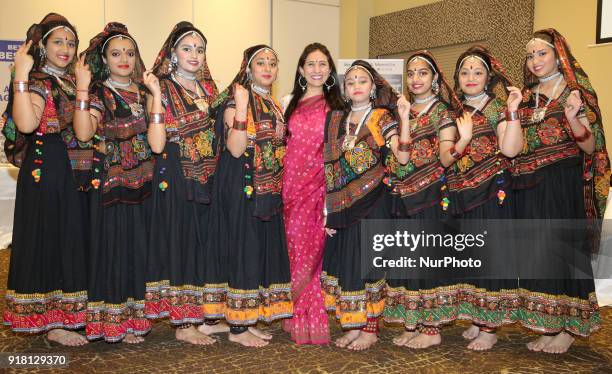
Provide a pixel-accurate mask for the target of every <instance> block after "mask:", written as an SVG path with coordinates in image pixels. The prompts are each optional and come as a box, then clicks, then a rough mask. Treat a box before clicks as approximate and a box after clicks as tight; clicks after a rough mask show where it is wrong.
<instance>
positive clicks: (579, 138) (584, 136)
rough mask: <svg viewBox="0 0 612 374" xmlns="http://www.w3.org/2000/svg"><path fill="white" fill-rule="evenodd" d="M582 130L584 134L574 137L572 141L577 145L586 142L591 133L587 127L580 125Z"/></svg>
mask: <svg viewBox="0 0 612 374" xmlns="http://www.w3.org/2000/svg"><path fill="white" fill-rule="evenodd" d="M582 128H583V129H584V134H582V135H580V136H578V135H574V140H575V141H576V142H577V143H582V142H584V141H586V140H588V139H589V138H590V137H591V132H590V131H589V129H587V127H586V126H585V125H582Z"/></svg>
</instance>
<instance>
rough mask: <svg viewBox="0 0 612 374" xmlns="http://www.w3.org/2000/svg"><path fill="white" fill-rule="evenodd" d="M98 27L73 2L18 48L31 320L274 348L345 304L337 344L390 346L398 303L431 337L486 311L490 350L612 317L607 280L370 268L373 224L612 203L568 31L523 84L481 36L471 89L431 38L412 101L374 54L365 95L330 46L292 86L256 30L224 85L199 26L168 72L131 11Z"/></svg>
mask: <svg viewBox="0 0 612 374" xmlns="http://www.w3.org/2000/svg"><path fill="white" fill-rule="evenodd" d="M78 45H79V39H78V36H77V31H76V29H75V28H74V26H72V24H70V23H69V22H68V20H67V19H66V18H64V17H62V16H60V15H58V14H54V13H51V14H49V15H47V16H46V17H45V18H44V19H43V20H42V21H41V22H40V23H38V24H35V25H33V26H32V27H31V28H30V29H29V30H28V33H27V40H26V42H25V43H24V44H23V45H22V46H21V48H20V49H19V50H18V51H17V53H16V54H15V61H14V71H13V78H12V83H11V92H10V98H9V105H8V106H7V111H6V113H5V115H4V117H3V121H4V127H3V133H4V135H5V136H6V142H5V152H6V154H7V157H8V159H9V161H10V162H11V163H13V164H15V165H16V166H19V167H20V172H19V177H18V184H17V200H16V206H15V223H14V232H13V244H12V253H11V259H10V269H9V279H8V286H7V293H6V301H7V308H6V309H5V312H4V322H5V324H6V325H8V326H9V327H10V328H11V329H12V330H13V331H15V332H29V333H47V336H48V339H49V340H53V341H56V342H59V343H61V344H64V345H73V346H75V345H82V344H85V343H87V341H89V340H97V339H103V340H105V341H107V342H118V341H124V342H126V343H139V342H142V341H143V340H144V338H143V336H144V335H146V334H147V333H149V332H150V330H151V326H152V322H153V321H155V320H157V319H161V318H168V319H169V321H170V324H171V325H172V326H173V327H175V328H176V332H175V334H176V338H177V339H179V340H183V341H186V342H189V343H192V344H199V345H207V344H212V343H214V342H215V341H216V340H215V338H214V335H215V334H218V333H223V332H228V333H229V340H230V341H233V342H236V343H239V344H242V345H245V346H254V347H260V346H264V345H266V344H268V342H269V340H270V339H272V336H271V335H270V334H268V333H266V332H265V331H264V330H262V329H258V328H257V327H256V326H257V324H258V323H259V322H265V323H271V322H273V321H277V320H281V319H282V320H283V321H282V324H283V329H284V330H285V331H287V332H288V333H290V334H291V338H292V340H294V341H295V342H296V343H297V344H328V343H329V342H330V333H329V326H328V312H330V311H332V312H334V313H335V316H336V319H337V321H338V322H339V324H340V325H341V326H342V328H343V329H344V330H345V333H344V334H343V335H342V336H341V337H340V338H338V339H337V340H336V341H335V344H336V346H338V347H343V348H348V349H353V350H363V349H367V348H368V347H370V346H371V345H372V344H374V343H375V342H376V341H377V339H378V333H379V321H380V319H384V320H385V321H386V322H389V323H401V324H403V325H404V327H405V331H404V332H403V333H402V334H401V335H400V336H398V337H396V338H395V339H394V340H393V342H394V343H395V344H396V345H398V346H407V347H411V348H426V347H429V346H432V345H435V344H439V343H440V342H441V335H440V329H441V328H442V326H443V325H446V324H449V323H451V322H453V321H454V320H456V319H467V320H470V321H471V322H472V323H473V325H472V327H470V328H469V329H468V330H467V331H465V333H464V334H463V335H464V337H465V338H466V339H469V340H471V342H470V343H469V345H468V348H470V349H474V350H485V349H490V348H491V347H493V345H494V344H495V342H496V341H497V337H496V329H498V328H501V327H502V326H504V325H507V324H512V323H520V324H522V325H523V326H525V327H526V328H527V329H530V330H532V331H535V332H537V333H540V334H541V337H540V338H539V339H537V340H536V341H534V342H532V343H530V344H529V345H528V348H529V349H531V350H534V351H545V352H550V353H562V352H565V351H566V350H567V349H568V348H569V346H570V345H571V343H572V342H573V340H574V337H575V336H588V335H590V334H591V333H593V332H594V331H596V330H597V329H598V328H599V326H600V316H599V314H598V305H597V300H596V298H595V295H594V284H593V281H592V280H566V279H559V280H539V281H536V280H521V282H520V284H519V282H518V280H482V279H474V280H461V281H458V280H444V279H435V280H425V279H419V280H400V278H401V277H389V279H365V278H367V277H365V278H364V277H363V276H362V274H361V268H360V259H361V254H360V248H361V242H360V241H361V228H360V222H361V221H362V220H365V219H376V218H387V219H408V220H415V219H416V220H419V219H425V220H433V221H439V222H441V224H442V222H444V221H446V220H448V219H457V218H470V219H515V218H585V219H598V218H601V217H603V211H604V209H605V199H606V197H607V191H608V186H609V180H610V165H609V160H608V156H607V153H606V148H605V140H604V135H603V128H602V124H601V113H600V110H599V107H598V104H597V96H596V94H595V92H594V91H593V89H592V87H591V86H590V83H589V80H588V77H587V75H586V74H585V73H584V71H583V70H582V68H581V67H580V65H579V64H578V62H577V61H576V60H575V59H574V57H573V55H572V54H571V52H570V50H569V46H568V44H567V42H566V41H565V39H564V38H563V37H562V36H561V35H560V34H559V33H558V32H556V31H555V30H552V29H548V30H542V31H538V32H536V33H534V36H533V39H531V40H530V41H529V43H528V44H527V46H526V58H525V65H524V72H525V74H524V76H525V82H524V84H525V87H524V89H523V90H522V91H521V90H519V89H518V88H515V87H514V86H513V85H512V83H511V82H510V79H509V78H508V76H507V75H506V73H505V71H504V69H503V67H502V66H501V64H500V62H499V61H497V60H496V59H495V58H494V57H493V56H492V55H491V54H490V53H489V51H488V50H487V49H486V48H484V47H482V46H478V45H477V46H473V47H471V48H469V49H468V50H467V51H466V52H465V53H463V54H462V55H461V56H460V57H459V59H458V61H457V65H456V70H455V76H454V88H453V87H451V86H450V84H449V82H448V80H447V79H446V77H445V76H444V74H443V73H442V71H441V69H440V67H439V65H438V63H437V62H436V60H435V58H434V56H433V55H432V54H431V53H429V52H427V51H419V52H417V53H415V54H413V55H412V56H411V57H410V58H408V60H407V64H406V73H407V86H408V90H409V95H408V97H405V96H403V95H401V94H399V93H397V92H395V91H394V90H393V89H392V88H391V86H390V85H389V84H388V83H387V81H386V80H385V79H384V78H383V77H382V76H381V75H380V74H379V73H377V71H376V70H375V69H374V68H372V66H371V65H370V64H368V63H367V62H365V61H363V60H357V61H355V62H354V63H353V64H352V65H351V66H350V68H349V69H348V70H347V71H346V73H345V76H344V81H343V83H342V84H343V85H344V87H343V88H344V89H343V92H344V93H342V91H341V87H340V81H339V79H338V75H337V71H336V67H335V65H334V60H333V58H332V56H331V55H330V53H329V51H328V50H327V48H326V47H325V46H324V45H322V44H319V43H313V44H310V45H308V46H307V47H306V48H305V49H304V51H303V53H302V55H301V56H300V58H299V61H298V64H297V69H296V73H295V79H294V87H293V91H292V93H291V94H290V95H288V96H286V97H285V98H283V100H282V102H283V103H282V105H281V103H279V102H278V101H277V100H276V99H275V98H274V97H273V96H272V95H271V87H272V85H273V83H274V81H275V80H276V78H277V73H278V62H279V59H278V56H277V53H276V52H275V51H274V50H273V49H272V48H270V47H269V46H266V45H256V46H253V47H250V48H248V49H247V50H246V51H245V52H244V56H243V61H242V64H241V66H240V71H239V72H238V74H237V75H236V77H235V78H234V80H233V81H232V83H231V84H230V85H229V87H228V88H226V89H225V90H224V91H222V92H220V93H219V92H218V90H217V87H216V85H215V82H214V80H213V78H212V76H211V73H210V70H209V69H208V66H207V63H206V45H207V41H206V38H205V37H204V34H203V33H202V32H201V31H200V30H198V29H197V28H196V27H194V26H193V25H192V24H191V23H189V22H180V23H178V24H177V25H176V26H175V27H174V28H173V30H172V31H171V33H170V35H169V36H168V38H167V39H166V41H165V43H164V44H163V46H162V48H161V50H160V52H159V54H158V56H157V58H156V60H155V63H154V64H153V68H152V69H151V70H146V69H145V65H144V63H143V61H142V60H141V58H140V52H139V50H138V45H137V43H136V41H135V40H134V38H133V37H132V36H131V35H130V34H129V33H128V30H127V28H126V27H125V25H122V24H120V23H115V22H112V23H109V24H108V25H106V27H105V28H104V30H103V31H102V32H101V33H99V34H98V35H96V36H95V37H94V38H93V39H92V40H91V41H90V44H89V46H88V47H87V49H85V51H84V52H82V53H80V54H77V49H78ZM585 242H586V239H585ZM585 247H586V245H585ZM577 250H580V249H577ZM534 251H537V248H536V249H534ZM82 328H85V336H83V335H82V334H79V333H78V332H76V331H74V330H78V329H82Z"/></svg>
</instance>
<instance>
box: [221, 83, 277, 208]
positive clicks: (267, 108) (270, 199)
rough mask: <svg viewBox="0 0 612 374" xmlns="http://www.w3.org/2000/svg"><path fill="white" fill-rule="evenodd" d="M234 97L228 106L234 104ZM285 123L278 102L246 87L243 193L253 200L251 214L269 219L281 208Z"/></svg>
mask: <svg viewBox="0 0 612 374" xmlns="http://www.w3.org/2000/svg"><path fill="white" fill-rule="evenodd" d="M233 105H234V103H233V100H230V101H229V102H228V103H227V106H233ZM284 130H285V124H284V117H283V112H282V109H281V107H280V104H279V103H278V102H277V101H276V100H275V99H274V98H273V97H271V96H268V97H263V96H261V95H258V94H256V93H254V92H252V91H251V90H249V105H248V108H247V129H246V132H247V148H246V151H245V152H244V154H243V156H242V157H243V158H244V160H245V163H244V166H243V173H244V192H245V195H246V196H247V198H249V199H250V200H252V201H253V202H254V204H255V205H254V210H253V215H254V216H256V217H259V218H262V219H268V218H270V217H272V216H273V215H275V214H278V213H279V212H280V210H281V209H282V204H283V200H282V197H281V188H282V180H283V170H284V168H283V159H284V158H285V150H286V147H285V133H284Z"/></svg>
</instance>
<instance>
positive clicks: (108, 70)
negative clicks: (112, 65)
mask: <svg viewBox="0 0 612 374" xmlns="http://www.w3.org/2000/svg"><path fill="white" fill-rule="evenodd" d="M104 74H105V75H106V76H107V77H109V76H110V69H109V67H108V65H104Z"/></svg>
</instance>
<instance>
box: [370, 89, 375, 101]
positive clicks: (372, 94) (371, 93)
mask: <svg viewBox="0 0 612 374" xmlns="http://www.w3.org/2000/svg"><path fill="white" fill-rule="evenodd" d="M370 99H372V100H374V99H376V90H375V89H373V90H372V91H370Z"/></svg>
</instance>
